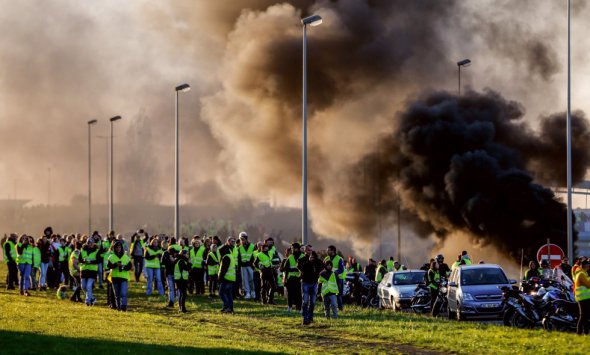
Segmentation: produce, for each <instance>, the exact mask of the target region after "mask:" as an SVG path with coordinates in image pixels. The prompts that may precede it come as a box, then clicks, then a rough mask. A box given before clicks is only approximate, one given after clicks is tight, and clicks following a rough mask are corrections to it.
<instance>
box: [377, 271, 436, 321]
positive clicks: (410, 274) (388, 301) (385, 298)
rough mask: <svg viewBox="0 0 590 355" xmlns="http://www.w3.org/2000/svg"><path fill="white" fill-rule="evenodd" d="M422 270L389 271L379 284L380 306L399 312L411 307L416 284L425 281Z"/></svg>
mask: <svg viewBox="0 0 590 355" xmlns="http://www.w3.org/2000/svg"><path fill="white" fill-rule="evenodd" d="M424 274H425V272H424V271H422V270H403V271H394V272H388V273H387V274H385V276H383V280H381V282H380V283H379V286H377V297H379V306H380V308H385V307H388V308H391V309H393V311H394V312H397V311H399V310H401V309H404V308H409V307H410V302H411V300H412V297H414V295H415V294H416V286H417V285H418V284H420V283H424Z"/></svg>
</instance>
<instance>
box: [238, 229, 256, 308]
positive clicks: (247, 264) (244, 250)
mask: <svg viewBox="0 0 590 355" xmlns="http://www.w3.org/2000/svg"><path fill="white" fill-rule="evenodd" d="M239 238H240V247H239V248H238V252H239V259H238V261H239V265H240V270H241V275H242V289H243V290H244V299H246V300H249V299H250V298H256V292H255V289H254V270H253V268H252V261H253V258H252V254H253V253H254V247H255V246H254V244H253V243H250V242H249V241H248V234H247V233H246V232H240V236H239Z"/></svg>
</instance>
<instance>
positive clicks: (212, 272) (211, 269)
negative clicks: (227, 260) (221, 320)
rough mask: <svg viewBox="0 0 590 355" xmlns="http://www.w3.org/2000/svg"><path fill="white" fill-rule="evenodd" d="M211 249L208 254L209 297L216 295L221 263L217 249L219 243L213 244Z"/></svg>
mask: <svg viewBox="0 0 590 355" xmlns="http://www.w3.org/2000/svg"><path fill="white" fill-rule="evenodd" d="M210 248H211V251H210V252H209V254H207V276H208V280H209V298H214V297H215V289H217V273H218V272H219V263H220V262H221V255H220V254H219V251H218V250H217V244H213V243H212V244H211V247H210Z"/></svg>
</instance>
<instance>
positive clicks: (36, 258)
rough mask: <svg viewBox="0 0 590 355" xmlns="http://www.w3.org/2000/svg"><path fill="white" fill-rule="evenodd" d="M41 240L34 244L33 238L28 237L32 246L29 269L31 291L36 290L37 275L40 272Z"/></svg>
mask: <svg viewBox="0 0 590 355" xmlns="http://www.w3.org/2000/svg"><path fill="white" fill-rule="evenodd" d="M41 243H43V242H42V241H41V238H39V241H38V242H37V243H35V239H34V238H33V237H29V244H31V245H32V246H33V265H32V268H31V290H33V291H34V290H36V289H37V286H38V282H37V281H38V280H37V273H39V271H40V270H41Z"/></svg>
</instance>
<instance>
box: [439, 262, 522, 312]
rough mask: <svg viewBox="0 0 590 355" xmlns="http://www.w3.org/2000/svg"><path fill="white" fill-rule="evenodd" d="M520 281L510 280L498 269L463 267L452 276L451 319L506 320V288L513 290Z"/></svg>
mask: <svg viewBox="0 0 590 355" xmlns="http://www.w3.org/2000/svg"><path fill="white" fill-rule="evenodd" d="M513 284H516V280H508V278H507V277H506V273H504V270H502V268H501V267H500V266H498V265H493V264H478V265H462V266H459V267H457V268H456V269H455V270H453V272H452V273H451V277H450V278H449V283H448V292H447V299H448V306H447V309H448V317H449V319H453V318H455V319H457V320H462V319H465V318H466V317H472V318H498V317H502V313H503V306H502V290H501V289H500V288H501V287H502V286H508V287H511V285H513Z"/></svg>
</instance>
